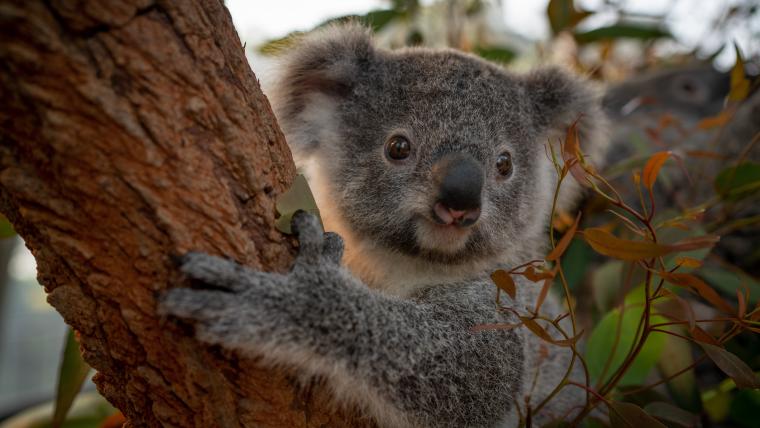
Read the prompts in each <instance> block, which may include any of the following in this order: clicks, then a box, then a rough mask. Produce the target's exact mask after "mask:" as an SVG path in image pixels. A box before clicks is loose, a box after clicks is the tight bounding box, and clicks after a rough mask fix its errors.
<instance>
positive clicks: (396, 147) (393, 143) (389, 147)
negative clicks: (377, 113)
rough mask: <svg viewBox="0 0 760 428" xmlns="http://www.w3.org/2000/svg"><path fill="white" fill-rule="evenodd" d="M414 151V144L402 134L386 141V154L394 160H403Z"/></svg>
mask: <svg viewBox="0 0 760 428" xmlns="http://www.w3.org/2000/svg"><path fill="white" fill-rule="evenodd" d="M411 152H412V144H411V143H410V142H409V140H407V139H406V138H404V137H402V136H399V135H397V136H395V137H391V139H390V140H388V142H387V143H385V154H386V156H388V158H390V159H392V160H403V159H406V158H408V157H409V153H411Z"/></svg>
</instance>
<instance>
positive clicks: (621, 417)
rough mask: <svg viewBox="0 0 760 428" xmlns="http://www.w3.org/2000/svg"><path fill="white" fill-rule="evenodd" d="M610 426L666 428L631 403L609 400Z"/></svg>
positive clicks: (616, 427) (622, 427)
mask: <svg viewBox="0 0 760 428" xmlns="http://www.w3.org/2000/svg"><path fill="white" fill-rule="evenodd" d="M609 407H610V426H613V427H615V428H625V427H628V428H667V427H666V426H665V425H663V424H661V423H660V422H659V421H658V420H657V419H655V418H653V417H651V416H649V415H648V414H647V413H646V412H645V411H644V410H643V409H642V408H641V407H639V406H637V405H635V404H633V403H623V402H620V401H611V402H610V403H609Z"/></svg>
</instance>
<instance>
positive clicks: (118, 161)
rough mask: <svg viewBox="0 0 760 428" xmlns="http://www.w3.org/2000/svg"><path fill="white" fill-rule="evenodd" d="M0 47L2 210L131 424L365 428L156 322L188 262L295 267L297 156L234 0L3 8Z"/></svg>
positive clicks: (65, 1)
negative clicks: (284, 196) (289, 197)
mask: <svg viewBox="0 0 760 428" xmlns="http://www.w3.org/2000/svg"><path fill="white" fill-rule="evenodd" d="M262 7H264V6H262ZM0 40H1V41H0V210H1V211H2V212H3V214H5V215H6V216H7V217H8V218H9V219H10V220H11V222H12V223H13V225H14V226H15V228H16V230H17V231H18V232H19V234H20V235H21V236H22V237H23V238H24V240H25V241H26V244H27V246H29V248H30V249H31V250H32V252H33V254H34V256H35V257H36V259H37V264H38V270H39V273H38V278H39V280H40V283H41V284H43V285H44V286H45V290H46V291H47V292H48V301H49V302H50V303H51V304H52V305H53V306H54V307H55V308H56V309H57V310H58V311H59V312H60V313H61V314H62V315H63V317H64V319H65V320H66V322H67V323H69V324H70V325H71V326H73V327H74V328H75V329H76V330H77V331H78V333H79V339H80V343H81V349H82V352H83V354H84V356H85V359H86V360H87V362H88V363H90V365H92V366H93V367H94V368H95V369H96V370H97V371H98V374H97V375H96V376H95V382H96V384H97V386H98V389H99V390H100V392H101V393H102V394H103V395H104V396H105V397H106V398H108V400H109V401H111V402H112V403H113V404H114V405H115V406H116V407H118V408H119V409H121V410H122V412H124V414H125V416H126V417H127V418H128V420H129V423H128V425H130V426H162V425H163V426H177V427H192V426H196V427H214V426H220V427H237V426H248V427H253V426H256V427H259V426H271V427H274V426H288V427H300V426H304V427H305V426H348V425H356V424H358V423H361V424H366V421H358V420H357V419H354V418H355V416H354V415H355V414H356V413H355V412H353V411H347V410H346V411H341V410H339V409H337V408H336V406H334V405H333V404H332V403H330V402H329V399H328V395H327V394H326V392H325V390H324V388H322V387H321V384H320V383H319V382H315V383H314V385H312V387H308V388H301V387H298V386H297V385H296V382H295V377H293V376H292V375H289V374H288V373H287V372H281V371H273V370H271V369H268V368H265V367H262V366H260V365H258V364H257V362H256V360H252V359H245V358H241V357H239V356H236V355H233V354H231V353H229V352H227V351H225V350H223V349H219V348H214V347H205V346H202V345H200V344H198V343H197V342H196V341H195V340H194V339H193V338H192V329H191V328H188V326H183V325H179V324H175V323H172V322H168V321H167V320H164V319H160V318H159V317H158V316H157V315H156V302H157V297H158V296H159V295H160V293H161V292H162V291H163V290H166V289H167V288H169V287H174V286H181V285H183V284H182V282H183V278H182V277H181V275H180V274H179V272H178V270H177V266H176V256H179V255H181V254H183V253H186V252H187V251H190V250H200V251H205V252H208V253H212V254H217V255H223V256H226V257H230V258H233V259H235V260H237V261H239V262H241V263H244V264H247V265H250V266H253V267H256V268H259V269H263V270H275V271H283V270H286V269H287V268H288V267H289V265H290V262H291V260H292V254H293V242H292V240H291V239H290V238H288V237H286V236H283V235H281V234H280V233H279V232H277V231H276V230H275V229H274V228H273V223H274V219H275V208H274V204H275V198H276V197H277V195H279V194H280V193H281V192H282V191H283V190H284V189H286V188H287V187H288V185H289V183H290V182H291V180H292V177H293V174H294V167H293V163H292V160H291V157H290V153H289V151H288V149H287V146H286V145H285V141H284V139H283V136H282V133H281V132H280V130H279V128H278V126H277V123H276V122H275V119H274V116H273V115H272V111H271V109H270V106H269V104H268V102H267V100H266V98H265V97H264V95H263V94H262V93H261V90H260V88H259V85H258V82H257V80H256V77H255V76H254V75H253V73H252V72H251V70H250V67H249V66H248V63H247V61H246V59H245V55H244V52H243V48H242V47H241V45H240V40H239V39H238V37H237V34H236V33H235V30H234V28H233V26H232V21H231V19H230V16H229V13H228V12H227V10H226V9H225V7H224V5H223V2H222V1H221V0H197V1H191V0H182V1H155V2H154V1H150V0H132V1H125V0H47V1H32V0H18V1H8V0H0Z"/></svg>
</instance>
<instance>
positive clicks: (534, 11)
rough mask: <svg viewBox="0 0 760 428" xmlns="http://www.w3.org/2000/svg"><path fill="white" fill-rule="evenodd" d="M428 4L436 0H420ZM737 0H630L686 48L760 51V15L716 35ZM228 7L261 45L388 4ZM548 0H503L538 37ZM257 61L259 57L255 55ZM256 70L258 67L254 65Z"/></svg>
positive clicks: (727, 54) (729, 57) (283, 2)
mask: <svg viewBox="0 0 760 428" xmlns="http://www.w3.org/2000/svg"><path fill="white" fill-rule="evenodd" d="M421 3H422V4H423V5H425V4H430V3H432V1H431V0H423V1H421ZM604 3H605V1H604V0H579V1H578V2H577V4H578V6H579V7H581V8H585V9H590V10H600V9H602V8H603V7H604ZM738 3H740V2H739V1H737V0H728V1H723V0H670V1H668V0H628V1H626V2H625V7H626V10H628V11H631V12H636V13H641V14H646V15H662V14H667V19H666V21H667V23H668V24H669V28H670V30H671V31H672V32H673V34H674V36H675V38H676V40H677V43H676V44H675V46H674V47H680V49H681V50H682V51H688V50H690V49H693V48H694V47H696V46H697V45H699V44H701V45H702V46H703V47H704V50H705V51H708V52H709V51H711V50H712V51H714V50H717V49H718V48H719V47H720V46H721V45H722V44H724V43H725V42H726V41H736V42H737V43H738V44H739V46H740V47H741V49H742V51H743V52H745V53H751V52H754V53H757V52H760V41H759V40H758V39H760V37H758V34H760V19H755V20H754V22H749V23H747V25H746V26H737V27H735V28H729V29H728V34H714V33H713V31H712V28H713V25H714V23H715V21H716V20H717V19H718V18H719V17H720V16H721V14H722V13H723V12H724V11H725V10H727V9H728V8H729V7H730V6H731V5H734V4H738ZM758 3H760V2H758ZM226 4H227V7H228V8H229V10H230V13H231V14H232V19H233V21H234V22H235V26H236V28H237V30H238V33H239V34H240V36H241V39H243V40H245V41H246V42H248V43H251V44H259V43H261V42H263V41H265V40H267V39H272V38H276V37H281V36H284V35H286V34H288V33H289V32H291V31H306V30H310V29H312V28H314V27H315V26H316V25H318V24H320V23H322V22H324V21H326V20H327V19H329V18H334V17H337V16H342V15H349V14H364V13H366V12H368V11H370V10H373V9H380V8H385V7H388V4H389V2H388V1H382V0H318V1H314V0H275V1H272V0H259V1H251V0H227V2H226ZM547 4H548V0H533V1H530V0H502V1H501V5H502V10H503V11H504V16H503V19H504V22H505V24H506V26H507V28H509V29H510V30H512V31H514V32H516V33H518V34H520V35H523V36H525V37H528V38H530V39H534V40H545V39H547V38H548V36H549V32H550V30H549V23H548V21H547V19H546V6H547ZM597 15H598V16H593V17H591V18H590V19H588V20H586V21H587V22H583V23H582V28H590V27H598V26H600V25H609V24H611V23H612V22H614V19H615V16H614V14H612V13H600V14H597ZM734 60H735V55H734V52H733V49H724V50H723V52H722V53H721V54H720V55H719V56H718V58H717V59H716V63H717V64H718V65H719V66H721V67H723V68H727V67H730V65H731V64H733V62H734ZM252 63H253V64H256V59H253V60H252ZM254 71H258V70H256V69H255V68H254Z"/></svg>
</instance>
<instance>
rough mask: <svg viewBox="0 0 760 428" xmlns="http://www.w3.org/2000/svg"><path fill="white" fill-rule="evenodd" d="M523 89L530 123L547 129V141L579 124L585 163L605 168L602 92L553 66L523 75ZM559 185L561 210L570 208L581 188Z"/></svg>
mask: <svg viewBox="0 0 760 428" xmlns="http://www.w3.org/2000/svg"><path fill="white" fill-rule="evenodd" d="M525 86H526V93H527V96H528V98H529V99H530V100H531V107H532V109H533V118H534V120H533V123H534V124H535V125H536V126H538V127H539V128H540V129H545V130H547V132H546V135H547V136H548V138H549V140H550V141H551V142H555V141H558V140H559V139H562V140H564V138H565V135H566V131H567V128H568V127H569V126H570V125H572V124H573V123H574V122H576V121H578V122H577V123H578V134H579V140H580V146H581V151H582V152H583V154H584V155H585V156H586V160H587V161H589V162H591V163H592V164H593V165H594V166H595V167H596V168H597V169H601V168H602V167H604V163H605V162H604V161H605V157H606V154H607V147H608V145H609V138H608V119H607V116H606V114H605V113H604V110H603V109H602V91H601V89H599V88H597V87H596V86H595V85H594V84H593V83H591V82H590V81H587V80H584V79H582V78H580V77H576V76H574V75H572V74H570V73H569V72H566V71H564V70H562V69H559V68H556V67H549V68H542V69H538V70H535V71H533V72H532V73H530V74H529V75H527V76H526V80H525ZM562 186H563V191H562V192H561V194H560V208H563V209H566V210H567V209H572V208H573V205H574V204H575V203H576V202H577V200H578V199H579V197H580V195H581V191H580V189H581V188H580V185H578V183H577V182H575V180H574V179H573V178H569V179H567V180H565V181H564V182H563V185H562Z"/></svg>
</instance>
